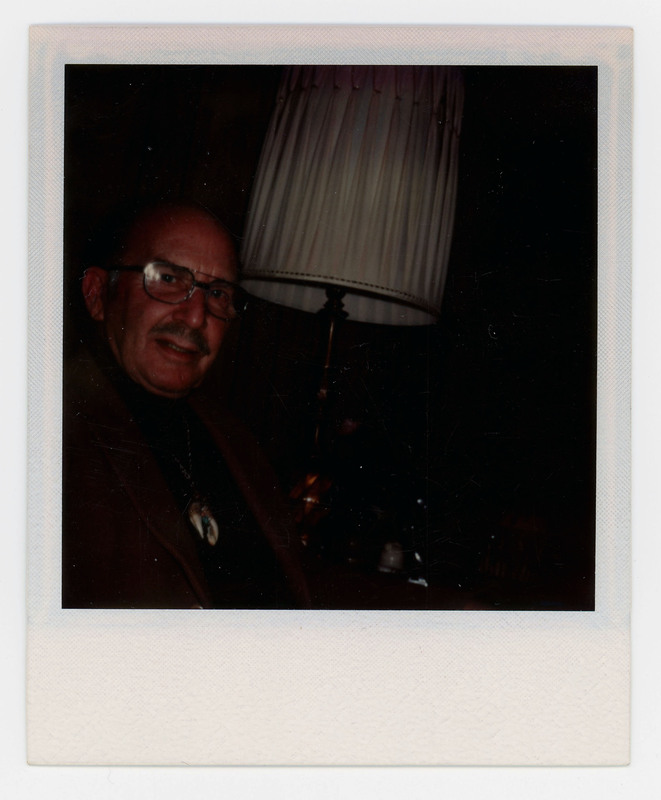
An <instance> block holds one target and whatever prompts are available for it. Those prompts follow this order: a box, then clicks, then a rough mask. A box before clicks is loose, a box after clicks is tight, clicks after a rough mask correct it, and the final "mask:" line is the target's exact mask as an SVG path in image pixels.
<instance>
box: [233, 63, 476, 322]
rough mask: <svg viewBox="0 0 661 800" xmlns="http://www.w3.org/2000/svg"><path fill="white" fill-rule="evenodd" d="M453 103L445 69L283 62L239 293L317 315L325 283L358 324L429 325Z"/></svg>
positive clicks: (445, 243)
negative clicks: (337, 291) (338, 290)
mask: <svg viewBox="0 0 661 800" xmlns="http://www.w3.org/2000/svg"><path fill="white" fill-rule="evenodd" d="M462 109H463V80H462V75H461V72H460V70H459V69H457V68H454V67H381V66H379V67H374V66H354V67H351V66H316V67H289V68H287V69H286V70H285V72H284V75H283V79H282V82H281V84H280V88H279V92H278V98H277V105H276V108H275V111H274V112H273V116H272V118H271V122H270V127H269V130H268V133H267V136H266V141H265V143H264V147H263V150H262V155H261V158H260V162H259V167H258V171H257V176H256V179H255V184H254V188H253V192H252V196H251V200H250V206H249V211H248V218H247V226H246V231H245V239H244V244H243V248H242V253H241V258H242V261H243V265H244V271H243V282H244V285H245V287H246V288H247V289H248V291H251V292H252V293H254V294H255V295H257V296H259V297H262V298H264V299H267V300H271V301H272V302H276V303H281V304H283V305H287V306H292V307H295V308H300V309H304V310H307V311H317V310H318V309H319V308H321V307H322V306H323V304H324V302H325V288H324V287H325V286H326V285H328V284H333V285H337V286H342V287H344V288H345V289H346V290H347V295H346V297H345V308H346V310H347V311H348V312H349V315H350V317H351V318H353V319H355V320H359V321H364V322H379V323H388V324H407V325H418V324H426V323H429V322H432V321H433V320H434V319H435V318H436V316H437V315H438V313H439V311H440V307H441V300H442V296H443V288H444V283H445V276H446V271H447V264H448V257H449V252H450V244H451V238H452V229H453V223H454V212H455V204H456V193H457V158H458V145H459V133H460V126H461V114H462Z"/></svg>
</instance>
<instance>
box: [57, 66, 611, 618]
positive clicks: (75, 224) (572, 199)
mask: <svg viewBox="0 0 661 800" xmlns="http://www.w3.org/2000/svg"><path fill="white" fill-rule="evenodd" d="M280 73H281V68H280V67H269V66H267V67H261V66H259V67H258V66H245V67H207V66H204V67H198V66H193V67H171V66H167V67H164V66H148V67H135V66H89V65H82V66H78V65H77V66H68V67H67V72H66V116H65V128H66V130H65V198H64V199H65V303H66V308H67V312H68V313H67V314H66V315H65V351H66V353H69V352H70V351H71V350H72V349H73V348H75V346H76V342H77V341H78V339H79V338H80V337H81V336H82V330H83V328H82V326H81V319H82V318H83V316H84V315H82V314H81V305H80V301H79V289H78V286H77V283H78V277H79V273H80V266H81V264H82V262H83V253H84V250H85V243H86V240H87V238H88V237H89V236H90V235H91V231H92V230H93V229H94V227H95V226H96V225H97V224H98V223H99V221H100V220H101V219H102V218H103V216H104V215H106V214H107V213H108V212H109V211H110V210H112V209H113V207H114V206H115V205H116V204H117V203H118V202H121V201H124V200H126V199H128V198H132V197H140V196H154V195H159V196H161V197H163V198H170V199H177V198H184V199H191V198H194V199H196V200H198V201H200V202H202V203H203V204H204V205H206V206H208V207H209V208H210V209H212V210H213V211H214V212H215V213H216V214H217V215H218V216H219V217H220V218H221V219H223V220H224V221H225V222H226V224H227V225H228V226H229V228H230V229H231V231H232V232H233V234H234V235H235V237H236V238H237V243H238V244H239V245H240V237H241V233H242V230H243V225H244V219H245V214H246V210H247V205H248V200H249V195H250V189H251V185H252V181H253V178H254V175H255V170H256V166H257V160H258V158H259V152H260V148H261V143H262V140H263V137H264V134H265V132H266V127H267V125H268V120H269V116H270V113H271V110H272V108H273V105H274V101H275V92H276V89H277V85H278V81H279V77H280ZM464 77H465V83H466V100H465V108H464V119H463V123H462V135H461V148H460V149H461V152H460V178H459V196H458V205H457V216H456V226H455V236H454V240H453V247H452V253H451V259H450V268H449V274H448V281H447V288H446V293H445V297H444V304H443V311H442V314H441V317H440V320H439V322H438V324H437V325H430V326H423V327H420V328H395V327H392V328H389V327H386V326H376V325H366V324H361V323H354V322H351V321H350V320H348V321H346V322H345V323H344V324H343V325H342V327H341V328H340V330H339V333H338V338H337V340H336V349H335V361H334V364H335V367H334V370H333V374H332V387H333V394H332V396H331V403H330V409H329V415H328V419H327V421H326V426H325V429H324V431H325V436H326V444H327V448H326V453H327V459H326V464H325V467H326V469H327V471H328V474H329V475H331V476H332V480H333V488H332V490H331V495H332V497H333V509H334V510H333V511H332V512H331V514H330V515H329V516H328V517H327V518H326V520H325V521H324V523H323V525H322V528H323V535H321V537H320V540H319V542H320V545H319V552H320V553H321V555H322V556H323V558H325V559H326V560H327V561H329V562H334V563H338V564H339V563H342V564H351V565H352V568H353V569H355V570H356V571H357V573H360V574H362V575H371V574H373V573H374V571H375V558H376V556H375V554H376V553H378V552H379V548H380V546H381V545H382V544H383V542H384V541H388V540H392V539H393V538H397V539H398V540H399V541H401V543H402V545H403V546H404V550H405V553H406V554H407V558H408V557H410V555H411V554H412V553H414V552H418V553H419V554H420V555H421V557H422V562H421V563H420V562H417V563H416V567H415V569H416V570H417V572H416V575H415V576H416V577H424V579H425V580H426V582H427V584H428V587H429V591H427V592H423V590H420V591H421V592H422V594H421V595H420V596H419V597H420V598H422V599H420V600H419V605H420V607H425V605H427V606H429V607H435V606H436V605H438V606H442V605H443V603H444V601H443V600H438V596H439V595H434V591H435V590H437V591H439V592H440V591H447V592H449V593H450V594H448V595H447V597H450V596H452V597H454V596H455V595H453V594H451V593H452V592H460V593H461V592H465V591H468V592H471V593H472V595H474V596H475V597H477V598H479V601H480V602H481V603H484V604H486V605H487V607H494V608H529V609H546V608H548V609H569V608H576V609H590V608H592V607H593V599H594V492H595V427H596V411H595V405H596V404H595V399H596V277H597V265H596V190H597V172H596V170H597V162H596V112H597V109H596V89H597V71H596V68H590V67H567V68H564V67H549V68H547V67H467V68H465V69H464ZM322 347H323V324H322V322H321V321H320V319H319V318H318V317H317V316H315V315H311V314H306V313H304V312H298V311H292V310H288V309H283V308H281V307H278V306H274V305H272V304H268V303H265V302H262V301H257V300H256V301H254V302H253V303H252V304H251V306H250V307H249V309H248V312H247V314H246V316H245V318H244V319H243V320H242V321H241V322H240V323H238V324H236V325H235V326H234V328H233V330H232V333H231V336H230V337H229V341H228V344H227V346H226V347H225V349H224V352H223V354H222V357H221V359H220V363H219V364H218V366H217V368H216V369H215V370H214V373H213V374H212V375H211V376H210V379H209V381H208V385H207V390H208V391H211V392H214V393H216V394H217V395H218V397H219V399H222V400H223V401H224V402H226V403H229V404H230V405H231V406H233V407H234V408H235V410H237V411H238V412H239V413H240V415H241V416H242V417H243V418H244V419H245V420H246V421H247V422H248V424H249V425H250V426H251V427H252V428H253V430H254V431H255V433H256V435H257V436H258V438H259V439H260V441H261V443H262V445H263V446H264V448H265V450H266V451H267V453H268V455H269V456H270V458H271V460H272V461H273V463H274V465H275V467H276V470H277V471H278V473H279V476H280V478H281V480H282V482H283V484H284V486H285V488H287V489H289V488H291V486H293V485H294V484H295V483H296V481H297V479H298V478H299V477H300V475H301V474H302V473H304V472H305V471H306V470H307V469H308V468H309V452H310V442H311V436H312V429H313V426H314V413H315V408H316V406H315V402H314V396H315V390H316V386H317V385H318V381H319V374H320V366H319V365H320V360H319V359H320V350H321V348H322ZM346 420H352V421H353V423H354V425H353V428H352V430H354V433H353V434H352V435H350V436H347V435H343V433H344V432H345V431H346V429H347V426H346V422H345V421H346ZM407 565H408V566H410V561H407ZM407 568H408V567H407ZM410 574H413V573H412V572H411V573H410ZM417 602H418V601H417ZM453 603H455V601H454V600H447V601H445V604H446V605H450V606H451V605H452V604H453ZM456 607H462V601H461V600H457V601H456Z"/></svg>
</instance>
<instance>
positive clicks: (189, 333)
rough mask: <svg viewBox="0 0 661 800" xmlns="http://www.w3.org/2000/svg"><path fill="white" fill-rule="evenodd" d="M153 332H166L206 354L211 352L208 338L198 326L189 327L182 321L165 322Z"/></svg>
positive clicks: (153, 329) (152, 330)
mask: <svg viewBox="0 0 661 800" xmlns="http://www.w3.org/2000/svg"><path fill="white" fill-rule="evenodd" d="M151 332H152V333H165V334H169V335H170V336H176V337H177V338H178V339H183V340H184V341H185V342H188V344H191V345H193V347H195V348H196V349H197V350H199V351H200V352H201V353H202V354H203V355H205V356H208V355H209V354H210V353H211V350H210V349H209V345H208V343H207V340H206V339H205V338H204V335H203V334H202V333H201V331H199V330H197V329H196V328H189V327H188V326H187V325H183V324H182V323H180V322H164V323H163V324H162V325H156V326H155V327H154V328H152V329H151Z"/></svg>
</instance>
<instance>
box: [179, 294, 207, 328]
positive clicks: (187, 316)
mask: <svg viewBox="0 0 661 800" xmlns="http://www.w3.org/2000/svg"><path fill="white" fill-rule="evenodd" d="M206 316H207V301H206V297H205V296H204V292H203V291H202V289H200V288H198V287H197V286H196V287H194V288H193V293H192V294H191V296H190V297H189V298H188V300H184V302H183V303H178V304H177V305H176V306H175V309H174V313H173V317H174V318H175V319H177V320H181V321H182V322H185V323H186V324H187V325H188V326H189V327H190V328H201V327H203V325H204V323H205V321H206Z"/></svg>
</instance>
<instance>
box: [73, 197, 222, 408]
mask: <svg viewBox="0 0 661 800" xmlns="http://www.w3.org/2000/svg"><path fill="white" fill-rule="evenodd" d="M150 261H167V262H170V263H172V264H177V265H179V266H182V267H187V268H188V269H189V270H191V271H192V272H193V273H194V275H195V277H196V278H197V279H198V280H201V281H205V282H209V281H211V280H213V279H218V278H220V279H223V280H226V281H235V280H236V257H235V253H234V247H233V245H232V242H231V240H230V238H229V236H228V235H227V233H226V232H225V231H223V230H222V229H221V228H219V227H218V226H217V225H216V223H215V222H214V220H213V219H211V218H210V217H208V216H206V215H205V214H203V213H202V212H199V211H196V210H187V209H178V210H175V211H172V210H169V211H167V212H164V211H163V212H157V213H155V214H153V215H152V216H150V217H149V218H148V219H147V220H145V221H143V222H142V223H141V224H139V225H138V226H137V227H136V229H135V230H134V231H133V233H132V234H131V235H130V236H129V240H128V242H127V248H126V250H125V252H124V255H123V256H122V259H121V262H122V263H123V264H126V265H144V264H147V263H148V262H150ZM83 292H84V293H85V298H86V302H87V307H88V309H89V311H90V313H91V314H92V317H93V318H94V319H96V320H97V321H100V322H102V323H103V329H104V331H105V335H106V338H107V341H108V343H109V345H110V348H111V350H112V352H113V353H114V355H115V358H116V359H117V362H118V363H119V365H120V366H121V367H122V368H123V369H124V371H125V372H126V373H127V375H128V376H129V377H130V378H131V379H132V380H134V381H135V382H136V383H138V384H140V385H141V386H142V387H144V388H145V389H147V390H148V391H149V392H152V393H153V394H157V395H161V396H163V397H172V398H176V397H182V396H184V395H186V394H188V392H189V391H190V390H191V389H192V388H194V387H195V386H197V385H198V384H199V383H200V382H201V381H202V379H203V378H204V375H205V374H206V372H207V370H208V369H209V367H210V366H211V364H212V363H213V361H214V359H215V358H216V356H217V354H218V350H219V349H220V345H221V343H222V341H223V338H224V336H225V333H226V332H227V329H228V323H227V322H223V321H222V320H220V319H217V318H216V317H213V316H211V315H210V314H209V313H208V312H207V310H206V302H205V298H204V294H203V292H202V291H201V290H200V289H195V291H194V292H193V294H192V295H191V297H190V298H189V299H188V300H186V301H185V302H183V303H179V304H178V305H168V304H166V303H162V302H160V301H158V300H154V299H152V298H151V297H149V295H147V293H146V292H145V290H144V287H143V278H142V275H141V274H139V273H134V272H120V273H119V276H118V281H117V284H116V285H115V286H113V287H112V288H109V287H108V273H107V272H105V271H103V270H100V269H98V268H95V267H92V268H90V269H89V270H88V271H87V273H86V275H85V278H84V280H83Z"/></svg>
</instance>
